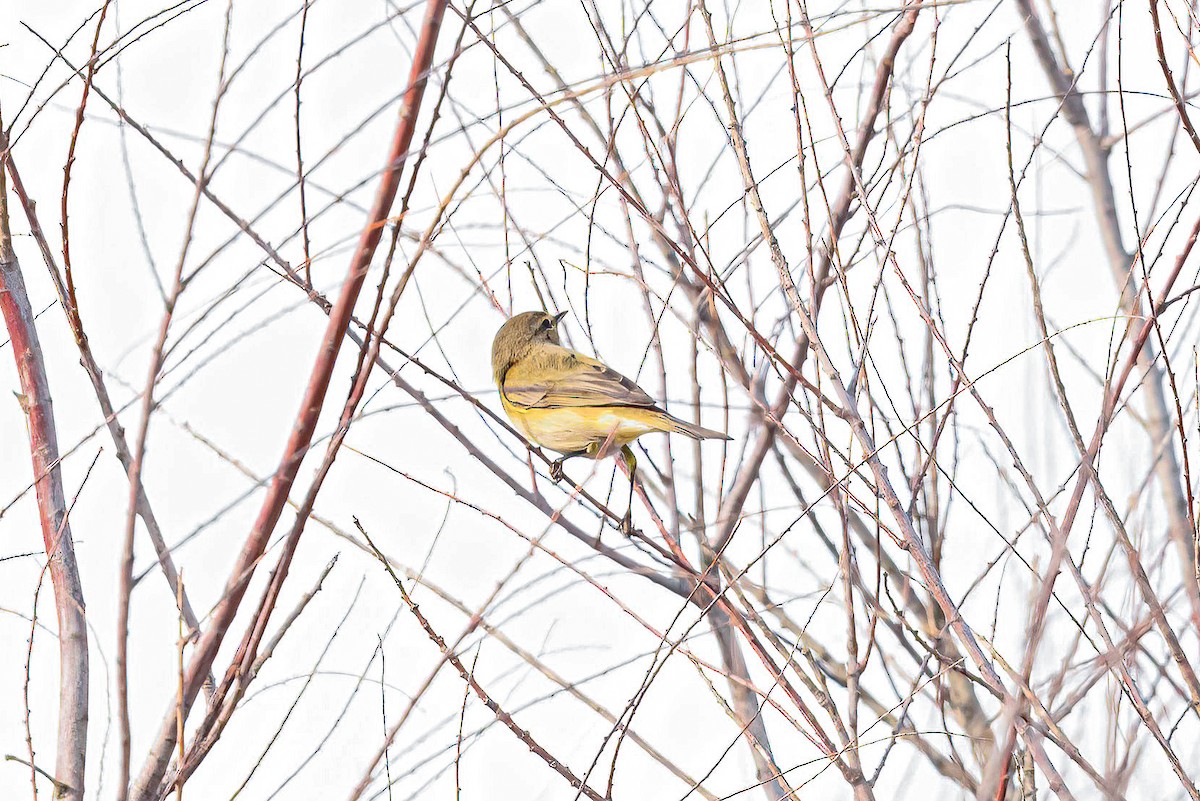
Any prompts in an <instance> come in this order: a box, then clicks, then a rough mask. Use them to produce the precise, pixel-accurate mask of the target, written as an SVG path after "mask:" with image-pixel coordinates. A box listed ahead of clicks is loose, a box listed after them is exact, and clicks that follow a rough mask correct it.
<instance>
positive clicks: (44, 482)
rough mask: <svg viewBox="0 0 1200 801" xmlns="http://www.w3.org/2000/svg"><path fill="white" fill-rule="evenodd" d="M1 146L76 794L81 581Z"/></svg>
mask: <svg viewBox="0 0 1200 801" xmlns="http://www.w3.org/2000/svg"><path fill="white" fill-rule="evenodd" d="M7 157H8V151H7V150H4V151H0V313H2V314H3V316H4V324H5V326H7V328H8V335H9V337H10V339H11V340H12V350H13V357H14V358H15V359H16V362H17V375H18V376H19V378H20V381H21V396H20V398H19V400H20V402H21V406H22V408H23V409H24V410H25V415H26V421H27V423H28V429H29V451H30V455H31V457H32V461H33V475H34V478H35V480H36V482H37V483H36V492H37V505H38V518H39V520H40V521H41V524H42V540H43V542H44V543H45V546H46V558H47V559H48V560H49V566H50V581H51V583H52V584H53V586H54V607H55V611H56V612H57V614H58V645H59V687H58V710H59V711H58V755H57V758H56V761H55V766H54V774H55V776H54V781H55V784H56V787H57V788H58V789H57V790H56V792H55V798H66V799H72V801H78V799H82V798H83V776H84V767H85V763H86V754H87V728H88V640H87V622H86V620H85V617H84V605H83V588H82V586H81V585H80V583H79V568H78V566H77V565H76V564H75V546H74V543H73V541H72V540H71V528H70V526H69V525H68V524H67V519H66V515H67V504H66V497H65V495H64V493H63V484H62V473H61V471H60V470H59V451H58V436H57V434H56V432H55V428H54V409H53V404H52V402H51V399H50V382H49V378H48V377H47V375H46V362H45V360H44V359H43V358H42V345H41V343H40V342H39V341H38V334H37V328H36V327H35V326H34V312H33V307H32V306H31V305H30V303H29V294H28V293H27V292H26V290H25V279H24V277H23V276H22V275H21V267H20V264H18V263H17V254H16V253H14V252H13V249H12V236H11V231H10V229H9V222H8V184H7V182H6V180H5V178H4V169H3V167H4V165H3V162H4V161H6V160H7Z"/></svg>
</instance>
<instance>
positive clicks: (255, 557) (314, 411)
mask: <svg viewBox="0 0 1200 801" xmlns="http://www.w3.org/2000/svg"><path fill="white" fill-rule="evenodd" d="M446 6H447V0H429V4H428V6H427V10H426V15H425V21H424V24H423V27H422V29H421V35H420V39H419V41H418V45H417V48H416V50H415V51H414V54H413V62H412V66H411V68H410V71H409V81H408V89H407V90H406V91H405V94H404V99H403V101H402V105H401V109H400V115H399V120H398V121H397V124H396V131H395V134H394V136H393V138H392V142H391V146H390V148H389V151H388V157H387V161H386V163H385V164H386V166H385V168H384V170H383V173H382V175H381V177H380V186H379V190H378V193H377V195H376V197H375V202H374V204H373V206H372V208H371V212H370V215H369V216H368V219H367V224H366V226H365V227H364V228H363V231H362V235H361V236H360V238H359V243H358V247H357V249H356V250H355V253H354V256H353V258H352V259H351V262H350V266H349V269H348V270H347V273H346V277H345V280H344V281H343V283H342V290H341V293H340V294H339V296H338V299H337V302H336V303H335V304H334V306H333V308H332V309H331V310H330V314H329V323H328V325H327V327H326V330H325V334H324V336H323V337H322V342H321V348H320V350H319V351H318V354H317V358H316V361H315V363H314V365H313V369H312V375H311V377H310V378H309V383H308V388H307V389H306V390H305V394H304V398H303V401H302V403H301V406H300V411H299V413H298V415H297V417H296V422H295V424H294V425H293V428H292V433H291V436H290V437H289V438H288V443H287V445H286V447H285V449H284V453H283V457H282V459H281V460H280V464H279V467H278V468H277V469H276V472H275V475H274V477H273V478H272V480H271V484H270V486H269V488H268V490H267V494H266V497H265V498H264V500H263V504H262V508H261V509H260V511H259V514H258V518H257V519H256V521H255V523H254V526H253V527H252V528H251V530H250V533H249V534H248V536H247V537H246V542H245V544H244V545H243V547H242V552H241V554H239V556H238V559H237V561H236V563H235V564H234V567H233V570H232V571H231V572H230V577H229V580H228V582H227V583H226V587H225V592H224V594H223V595H222V598H221V601H220V602H219V603H218V604H217V606H216V608H215V609H214V610H213V614H212V618H211V620H212V622H211V624H210V626H209V628H208V630H207V631H206V632H205V633H204V635H203V636H202V637H201V639H200V642H199V643H198V644H197V645H196V648H195V650H194V652H193V654H192V660H191V662H190V663H189V665H188V672H187V677H186V682H185V684H186V686H185V688H184V690H185V692H184V702H185V703H184V706H185V708H190V707H191V705H192V704H193V703H194V702H195V700H196V696H197V694H198V693H199V691H200V685H201V683H202V681H203V677H204V676H206V675H207V674H208V671H209V669H210V668H211V666H212V663H213V660H214V659H216V656H217V651H218V649H219V648H220V645H221V643H222V642H223V641H224V639H225V635H226V633H227V632H228V630H229V626H230V625H231V624H232V622H233V617H234V615H235V614H236V613H237V610H238V607H239V606H240V604H241V600H242V598H243V596H244V595H245V592H246V587H247V585H248V583H249V580H250V577H251V576H252V575H253V574H254V570H255V567H256V566H257V564H258V561H259V558H260V557H261V556H262V554H263V552H264V551H265V550H266V546H267V542H268V540H269V539H270V536H271V532H272V531H273V530H274V529H275V524H276V523H277V522H278V520H279V517H280V515H281V514H282V513H283V508H284V506H286V505H287V498H288V492H289V491H290V489H291V487H292V484H293V483H294V482H295V480H296V474H297V472H298V471H299V469H300V462H301V461H302V460H303V458H304V455H305V453H307V452H308V448H309V445H310V444H311V442H312V436H313V432H314V430H315V429H316V425H317V419H318V417H319V416H320V412H321V408H322V407H323V406H324V400H325V394H326V392H327V391H328V389H329V382H330V379H331V377H332V375H333V367H334V363H335V362H336V360H337V356H338V352H339V351H340V350H341V344H342V341H343V339H344V337H345V335H346V330H347V328H348V326H349V324H350V318H351V316H352V315H353V312H354V305H355V302H356V301H357V299H358V295H359V292H360V291H361V290H362V286H363V283H364V282H365V281H366V277H367V272H368V270H369V268H370V266H371V259H372V257H373V256H374V254H375V249H376V247H377V246H378V244H379V240H380V237H381V236H382V234H383V228H384V225H385V224H386V221H387V219H388V213H389V211H390V209H391V206H392V201H393V199H394V198H395V196H396V191H397V189H398V187H399V185H400V177H401V172H402V169H403V167H404V163H405V160H406V156H407V153H408V149H409V145H410V144H411V142H412V138H413V135H414V133H415V131H416V121H417V115H418V111H419V108H420V103H421V98H422V96H423V95H424V91H425V85H426V83H427V80H428V73H429V67H430V64H431V63H432V61H433V54H434V50H435V47H436V44H437V34H438V31H439V29H440V27H441V21H442V16H443V14H444V13H445V10H446ZM173 718H174V715H168V716H167V719H166V720H164V722H163V726H162V728H161V729H160V731H159V734H158V736H157V737H156V739H155V741H154V745H153V746H152V747H151V749H150V752H149V755H148V757H147V760H146V763H145V766H144V767H143V769H142V772H141V774H140V776H139V777H138V780H137V783H136V785H135V788H134V793H133V795H132V797H133V798H134V799H135V801H146V800H147V799H149V798H151V797H152V796H154V795H155V794H156V791H157V788H158V785H159V782H160V781H161V780H162V776H163V772H164V771H165V770H166V766H167V762H168V760H169V759H170V755H171V752H172V750H173V748H174V745H175V742H174V740H175V726H174V719H173Z"/></svg>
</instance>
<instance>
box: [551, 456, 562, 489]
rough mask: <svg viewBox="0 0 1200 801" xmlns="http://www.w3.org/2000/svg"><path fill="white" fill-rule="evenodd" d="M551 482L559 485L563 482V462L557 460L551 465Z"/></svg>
mask: <svg viewBox="0 0 1200 801" xmlns="http://www.w3.org/2000/svg"><path fill="white" fill-rule="evenodd" d="M550 480H551V481H553V482H555V483H558V482H559V481H562V480H563V460H562V459H555V460H554V461H553V462H551V463H550Z"/></svg>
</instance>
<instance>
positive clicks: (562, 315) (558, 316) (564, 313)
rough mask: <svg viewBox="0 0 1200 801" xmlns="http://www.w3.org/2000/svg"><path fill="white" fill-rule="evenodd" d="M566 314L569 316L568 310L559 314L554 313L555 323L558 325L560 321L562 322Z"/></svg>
mask: <svg viewBox="0 0 1200 801" xmlns="http://www.w3.org/2000/svg"><path fill="white" fill-rule="evenodd" d="M566 316H567V312H565V311H562V312H559V313H558V314H556V315H554V324H555V325H558V324H559V323H561V322H562V320H563V318H564V317H566Z"/></svg>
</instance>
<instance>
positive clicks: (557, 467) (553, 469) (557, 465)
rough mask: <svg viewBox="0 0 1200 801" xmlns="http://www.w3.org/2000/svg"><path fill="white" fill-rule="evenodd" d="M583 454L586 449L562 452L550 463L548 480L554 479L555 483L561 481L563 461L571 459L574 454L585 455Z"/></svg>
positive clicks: (585, 453)
mask: <svg viewBox="0 0 1200 801" xmlns="http://www.w3.org/2000/svg"><path fill="white" fill-rule="evenodd" d="M585 455H587V451H572V452H571V453H564V454H563V455H562V456H560V457H558V458H557V459H555V460H554V461H553V462H551V463H550V480H551V481H554V482H555V483H558V482H559V481H562V480H563V462H565V461H567V460H568V459H573V458H575V457H576V456H585Z"/></svg>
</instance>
